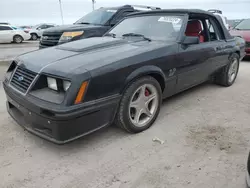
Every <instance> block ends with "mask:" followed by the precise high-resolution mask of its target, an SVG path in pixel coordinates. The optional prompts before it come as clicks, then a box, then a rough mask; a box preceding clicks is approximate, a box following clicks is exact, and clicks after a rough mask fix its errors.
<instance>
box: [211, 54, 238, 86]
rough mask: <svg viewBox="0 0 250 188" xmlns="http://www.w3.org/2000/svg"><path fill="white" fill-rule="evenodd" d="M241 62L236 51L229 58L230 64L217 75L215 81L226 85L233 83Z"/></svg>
mask: <svg viewBox="0 0 250 188" xmlns="http://www.w3.org/2000/svg"><path fill="white" fill-rule="evenodd" d="M239 64H240V57H239V55H238V54H236V53H234V54H232V55H231V57H230V59H229V64H228V65H227V66H225V67H224V68H223V69H222V70H221V71H220V72H219V73H217V75H216V76H215V82H216V83H217V84H219V85H223V86H226V87H228V86H231V85H233V83H234V82H235V80H236V78H237V75H238V71H239Z"/></svg>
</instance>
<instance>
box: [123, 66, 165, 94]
mask: <svg viewBox="0 0 250 188" xmlns="http://www.w3.org/2000/svg"><path fill="white" fill-rule="evenodd" d="M149 74H158V75H160V76H161V77H162V78H163V80H164V83H165V82H166V76H165V74H164V72H163V71H162V70H161V69H160V68H159V67H157V66H154V65H147V66H143V67H140V68H138V69H136V70H134V71H133V72H131V73H130V74H129V76H128V77H127V78H126V79H125V83H124V85H125V88H126V87H127V85H128V84H129V83H131V82H132V81H133V80H135V79H137V78H139V77H142V76H146V75H149ZM125 88H123V90H124V89H125ZM123 90H122V91H123Z"/></svg>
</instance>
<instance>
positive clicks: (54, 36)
mask: <svg viewBox="0 0 250 188" xmlns="http://www.w3.org/2000/svg"><path fill="white" fill-rule="evenodd" d="M61 35H62V33H43V36H42V38H41V40H40V44H41V45H43V46H48V47H50V46H55V45H57V43H58V41H59V39H60V37H61Z"/></svg>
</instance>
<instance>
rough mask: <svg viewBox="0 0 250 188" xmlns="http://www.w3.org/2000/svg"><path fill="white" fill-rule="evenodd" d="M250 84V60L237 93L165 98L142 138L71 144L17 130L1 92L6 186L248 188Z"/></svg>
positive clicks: (0, 152)
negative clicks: (162, 141) (55, 141)
mask: <svg viewBox="0 0 250 188" xmlns="http://www.w3.org/2000/svg"><path fill="white" fill-rule="evenodd" d="M0 70H1V75H2V73H3V70H4V68H3V67H0ZM249 83H250V61H248V62H243V63H242V64H241V69H240V73H239V77H238V79H237V81H236V83H235V84H234V85H233V86H232V87H229V88H224V87H220V86H216V85H212V84H204V85H202V86H199V87H196V88H194V89H191V90H189V91H186V92H184V93H182V94H180V95H177V96H175V97H172V98H170V99H167V100H165V101H164V102H163V105H162V110H161V113H160V116H159V118H158V120H157V121H156V123H155V124H154V126H153V127H152V128H150V129H149V130H147V131H145V132H143V133H141V134H137V135H130V134H127V133H125V132H123V131H121V130H120V129H118V128H115V127H109V128H105V129H103V130H101V131H98V132H96V133H94V134H92V135H89V136H87V137H85V138H82V139H80V140H77V141H75V142H73V143H70V144H67V145H63V146H58V145H54V144H52V143H49V142H47V141H44V140H42V139H40V138H38V137H36V136H33V135H31V134H30V133H28V132H26V131H24V130H23V129H22V128H21V127H19V126H17V125H16V124H15V123H14V122H13V120H12V119H11V118H10V117H9V116H8V114H7V112H6V109H5V96H4V92H3V89H1V90H0V97H1V101H0V121H1V124H0V177H1V181H0V187H1V188H48V187H49V188H50V187H51V188H85V187H86V188H90V187H91V188H108V187H110V188H183V187H185V188H201V187H204V188H240V187H242V188H244V185H245V184H244V178H245V177H244V176H245V170H246V158H247V154H248V151H249V149H250V142H249V139H250V125H249V122H250V87H249ZM154 137H158V138H160V139H162V140H164V141H165V143H164V144H160V143H157V142H153V141H152V139H153V138H154Z"/></svg>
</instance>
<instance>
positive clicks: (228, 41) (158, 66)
mask: <svg viewBox="0 0 250 188" xmlns="http://www.w3.org/2000/svg"><path fill="white" fill-rule="evenodd" d="M244 48H245V45H240V44H238V43H237V42H236V41H235V39H234V38H233V37H232V36H231V35H230V34H229V33H228V31H227V29H226V28H225V26H224V24H223V22H222V20H221V18H220V17H217V16H216V15H214V14H212V13H209V12H206V11H202V10H184V9H178V10H156V11H150V12H141V13H135V14H132V15H129V16H128V17H126V18H125V19H123V20H122V21H120V22H119V23H118V24H117V25H116V26H115V27H114V28H112V29H111V30H110V31H108V32H107V33H106V34H105V35H104V36H103V37H97V38H89V39H84V40H79V41H75V42H70V43H67V44H63V45H59V46H56V47H52V48H47V49H43V50H37V51H34V52H30V53H27V54H24V55H21V56H19V57H17V58H16V59H15V60H14V61H13V62H12V63H11V65H10V67H9V69H8V70H7V73H6V76H5V80H4V83H3V86H4V89H5V92H6V96H7V109H8V112H9V114H10V115H11V116H12V117H13V118H14V119H15V120H16V121H17V123H18V124H19V125H21V126H23V127H24V128H25V129H27V130H28V131H30V132H31V133H34V134H36V135H38V136H40V137H42V138H44V139H47V140H49V141H52V142H54V143H58V144H63V143H66V142H69V141H72V140H74V139H77V138H79V137H82V136H84V135H86V134H89V133H92V132H93V131H96V130H98V129H100V128H102V127H105V126H108V125H110V124H112V123H114V124H116V125H118V126H119V127H121V128H123V129H124V130H126V131H128V132H130V133H138V132H141V131H144V130H146V129H148V128H149V127H150V126H151V125H152V124H153V123H154V121H155V120H156V118H157V116H158V114H159V112H160V107H161V102H162V99H164V98H167V97H169V96H171V95H174V94H176V93H179V92H181V91H184V90H186V89H189V88H191V87H193V86H196V85H198V84H200V83H202V82H205V81H207V80H212V81H213V82H214V83H216V84H220V85H222V86H226V87H228V86H231V85H232V84H233V83H234V82H235V79H236V77H237V74H238V70H239V63H240V60H241V58H242V57H244V55H245V49H244Z"/></svg>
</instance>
